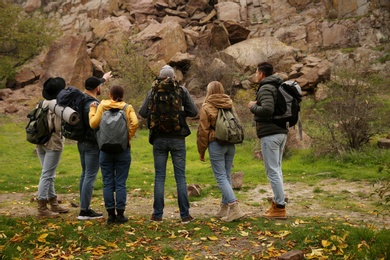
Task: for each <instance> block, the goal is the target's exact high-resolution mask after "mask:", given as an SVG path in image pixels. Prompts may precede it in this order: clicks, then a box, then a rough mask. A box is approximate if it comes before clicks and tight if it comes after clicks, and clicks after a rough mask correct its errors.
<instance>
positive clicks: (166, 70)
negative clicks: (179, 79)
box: [159, 65, 175, 78]
mask: <svg viewBox="0 0 390 260" xmlns="http://www.w3.org/2000/svg"><path fill="white" fill-rule="evenodd" d="M174 76H175V71H174V70H173V68H172V67H171V66H169V65H165V66H164V67H162V69H161V70H160V76H159V77H160V78H173V77H174Z"/></svg>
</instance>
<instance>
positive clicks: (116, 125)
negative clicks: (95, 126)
mask: <svg viewBox="0 0 390 260" xmlns="http://www.w3.org/2000/svg"><path fill="white" fill-rule="evenodd" d="M126 108H127V104H126V105H125V106H124V107H123V109H110V110H106V111H104V113H103V116H102V119H101V121H100V126H99V131H98V132H97V141H98V145H99V149H100V150H101V151H104V152H107V153H120V152H123V151H124V150H126V149H127V147H128V146H129V132H128V129H127V119H126Z"/></svg>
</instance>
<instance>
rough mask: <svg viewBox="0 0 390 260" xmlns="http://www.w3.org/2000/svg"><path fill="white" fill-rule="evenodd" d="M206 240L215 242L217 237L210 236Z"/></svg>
mask: <svg viewBox="0 0 390 260" xmlns="http://www.w3.org/2000/svg"><path fill="white" fill-rule="evenodd" d="M207 239H208V240H211V241H217V240H218V237H216V236H210V237H207Z"/></svg>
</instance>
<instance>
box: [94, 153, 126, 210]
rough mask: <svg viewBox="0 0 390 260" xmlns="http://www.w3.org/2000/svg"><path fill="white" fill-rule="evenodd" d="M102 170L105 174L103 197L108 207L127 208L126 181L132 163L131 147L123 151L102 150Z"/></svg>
mask: <svg viewBox="0 0 390 260" xmlns="http://www.w3.org/2000/svg"><path fill="white" fill-rule="evenodd" d="M99 161H100V170H101V171H102V176H103V198H104V206H105V208H106V209H115V208H116V209H125V208H126V201H127V191H126V181H127V178H128V177H129V170H130V164H131V152H130V148H127V149H126V150H125V151H123V152H121V153H106V152H103V151H100V158H99Z"/></svg>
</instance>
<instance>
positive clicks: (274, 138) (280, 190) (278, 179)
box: [260, 134, 287, 205]
mask: <svg viewBox="0 0 390 260" xmlns="http://www.w3.org/2000/svg"><path fill="white" fill-rule="evenodd" d="M286 140H287V135H286V134H275V135H269V136H265V137H262V138H261V139H260V142H261V151H262V154H263V161H264V167H265V172H266V174H267V177H268V180H269V181H270V182H271V188H272V191H273V193H274V201H275V202H276V204H278V205H285V204H286V203H285V202H284V187H283V172H282V159H283V150H284V146H285V145H286Z"/></svg>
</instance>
